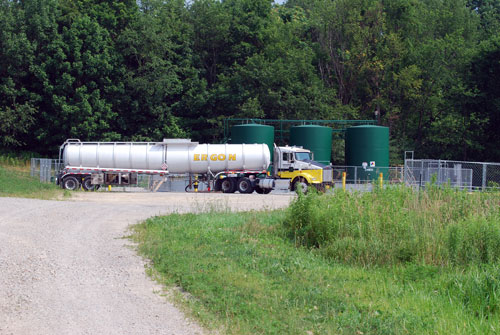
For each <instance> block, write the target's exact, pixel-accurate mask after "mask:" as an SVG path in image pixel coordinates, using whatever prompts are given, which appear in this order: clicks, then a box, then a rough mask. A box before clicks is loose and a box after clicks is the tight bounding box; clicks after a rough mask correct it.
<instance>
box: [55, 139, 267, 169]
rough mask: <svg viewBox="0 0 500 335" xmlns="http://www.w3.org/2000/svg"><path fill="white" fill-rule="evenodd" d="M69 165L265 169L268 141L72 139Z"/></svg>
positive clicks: (67, 157) (65, 155)
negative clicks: (260, 142)
mask: <svg viewBox="0 0 500 335" xmlns="http://www.w3.org/2000/svg"><path fill="white" fill-rule="evenodd" d="M63 161H64V165H65V166H66V167H77V168H84V169H92V168H102V169H130V170H137V172H140V171H147V170H163V168H162V167H163V165H164V164H165V165H166V168H167V170H168V172H169V173H207V172H208V171H211V172H212V173H214V174H215V173H218V172H220V171H224V170H266V169H267V168H268V167H269V164H270V153H269V148H268V146H267V145H266V144H198V143H196V142H190V141H189V142H188V141H184V142H182V141H175V140H174V141H173V143H167V142H166V143H145V142H116V143H113V142H69V143H66V144H65V146H64V151H63Z"/></svg>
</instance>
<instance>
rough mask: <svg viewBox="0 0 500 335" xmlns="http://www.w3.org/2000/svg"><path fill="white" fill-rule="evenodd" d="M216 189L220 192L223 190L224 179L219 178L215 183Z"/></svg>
mask: <svg viewBox="0 0 500 335" xmlns="http://www.w3.org/2000/svg"><path fill="white" fill-rule="evenodd" d="M214 191H215V192H220V191H222V179H217V180H216V181H215V184H214Z"/></svg>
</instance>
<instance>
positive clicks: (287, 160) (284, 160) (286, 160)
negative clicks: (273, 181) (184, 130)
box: [280, 152, 293, 170]
mask: <svg viewBox="0 0 500 335" xmlns="http://www.w3.org/2000/svg"><path fill="white" fill-rule="evenodd" d="M292 157H293V154H292V153H291V152H283V153H281V164H280V170H288V169H290V167H291V166H292V163H291V160H292V159H293V158H292Z"/></svg>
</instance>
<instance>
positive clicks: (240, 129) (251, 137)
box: [229, 123, 274, 162]
mask: <svg viewBox="0 0 500 335" xmlns="http://www.w3.org/2000/svg"><path fill="white" fill-rule="evenodd" d="M229 143H232V144H254V143H265V144H267V146H268V147H269V151H270V152H271V162H272V161H273V151H274V127H273V126H266V125H262V124H253V123H249V124H240V125H236V126H232V127H231V139H230V141H229Z"/></svg>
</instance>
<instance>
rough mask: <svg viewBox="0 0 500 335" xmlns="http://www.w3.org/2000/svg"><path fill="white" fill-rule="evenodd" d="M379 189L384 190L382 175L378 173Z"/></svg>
mask: <svg viewBox="0 0 500 335" xmlns="http://www.w3.org/2000/svg"><path fill="white" fill-rule="evenodd" d="M379 181H380V189H382V188H384V174H383V173H382V172H380V174H379Z"/></svg>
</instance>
